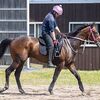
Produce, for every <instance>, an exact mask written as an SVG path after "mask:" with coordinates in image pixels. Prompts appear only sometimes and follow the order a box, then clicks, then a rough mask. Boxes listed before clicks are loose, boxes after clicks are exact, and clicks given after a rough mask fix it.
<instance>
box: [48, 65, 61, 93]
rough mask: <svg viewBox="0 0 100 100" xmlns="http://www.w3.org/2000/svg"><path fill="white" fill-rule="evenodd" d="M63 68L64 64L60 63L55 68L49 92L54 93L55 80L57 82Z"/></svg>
mask: <svg viewBox="0 0 100 100" xmlns="http://www.w3.org/2000/svg"><path fill="white" fill-rule="evenodd" d="M62 68H63V64H60V65H59V66H57V67H56V69H55V72H54V75H53V80H52V82H51V84H50V86H49V89H48V90H49V92H50V94H53V87H54V85H55V82H56V80H57V78H58V76H59V74H60V72H61V70H62Z"/></svg>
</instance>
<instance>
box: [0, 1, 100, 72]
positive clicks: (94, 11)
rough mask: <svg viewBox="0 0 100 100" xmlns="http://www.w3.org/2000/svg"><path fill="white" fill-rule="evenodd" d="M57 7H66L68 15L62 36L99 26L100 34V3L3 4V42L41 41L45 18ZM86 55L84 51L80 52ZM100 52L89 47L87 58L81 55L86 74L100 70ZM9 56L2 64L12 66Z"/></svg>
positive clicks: (0, 27)
mask: <svg viewBox="0 0 100 100" xmlns="http://www.w3.org/2000/svg"><path fill="white" fill-rule="evenodd" d="M55 4H62V5H63V9H64V14H63V15H62V17H60V18H59V19H58V20H57V21H58V25H59V28H60V29H61V31H62V32H64V33H67V32H70V31H74V30H76V29H77V28H78V27H79V26H80V25H82V24H86V23H91V22H95V23H96V25H97V29H98V31H99V32H100V12H99V9H100V0H0V40H2V39H4V38H6V37H8V38H10V37H11V38H13V37H17V36H20V35H32V36H34V37H38V36H39V34H40V33H41V24H42V21H43V18H44V16H45V15H46V14H47V13H48V12H49V11H50V10H51V9H52V7H53V6H54V5H55ZM79 52H82V47H80V51H79ZM99 56H100V52H99V48H97V47H96V45H94V44H90V45H87V46H86V50H85V53H84V55H80V53H79V54H78V55H77V57H76V59H77V61H76V65H77V66H79V67H77V68H78V69H82V70H96V69H100V63H99V61H100V57H99ZM10 63H11V59H10V56H9V54H8V53H6V54H5V56H4V58H3V60H2V61H1V64H10Z"/></svg>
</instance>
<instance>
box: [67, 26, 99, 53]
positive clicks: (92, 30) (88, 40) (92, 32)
mask: <svg viewBox="0 0 100 100" xmlns="http://www.w3.org/2000/svg"><path fill="white" fill-rule="evenodd" d="M94 32H95V31H94V29H93V26H89V33H90V34H89V36H88V39H87V40H84V39H82V38H79V37H73V36H67V37H68V38H71V39H76V40H80V41H82V42H84V45H83V51H82V54H83V53H84V51H85V47H86V44H87V43H88V44H89V43H95V44H96V45H97V46H100V43H99V42H98V41H97V40H96V37H95V36H94V34H98V32H95V33H94ZM91 36H92V38H93V41H92V40H90V38H91ZM70 47H71V49H72V51H74V53H75V52H76V51H75V50H74V48H73V47H72V46H71V45H70Z"/></svg>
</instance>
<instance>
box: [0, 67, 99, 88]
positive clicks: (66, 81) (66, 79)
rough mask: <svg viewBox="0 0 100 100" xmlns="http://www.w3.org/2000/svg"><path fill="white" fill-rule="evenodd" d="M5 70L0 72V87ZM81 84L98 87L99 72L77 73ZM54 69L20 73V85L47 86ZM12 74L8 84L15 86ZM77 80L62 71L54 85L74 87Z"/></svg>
mask: <svg viewBox="0 0 100 100" xmlns="http://www.w3.org/2000/svg"><path fill="white" fill-rule="evenodd" d="M4 72H5V70H4V69H1V70H0V80H1V81H0V85H4V82H5V73H4ZM78 72H79V74H80V76H81V79H82V82H83V84H87V85H100V71H78ZM53 73H54V69H49V68H39V69H38V70H34V71H22V73H21V78H20V79H21V83H22V84H24V85H34V86H35V85H49V84H50V82H51V80H52V76H53ZM15 82H16V81H15V77H14V73H12V74H11V77H10V84H15ZM76 84H77V80H76V79H75V77H74V76H73V75H72V74H71V73H70V72H69V71H68V70H62V72H61V73H60V76H59V78H58V80H57V83H56V85H60V86H63V85H76Z"/></svg>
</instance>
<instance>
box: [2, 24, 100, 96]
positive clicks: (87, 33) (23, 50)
mask: <svg viewBox="0 0 100 100" xmlns="http://www.w3.org/2000/svg"><path fill="white" fill-rule="evenodd" d="M75 34H76V35H75ZM71 35H72V34H71ZM71 35H69V37H70V38H69V39H68V38H67V36H66V38H65V37H64V38H63V39H62V41H63V46H62V48H61V53H60V55H59V57H58V58H54V59H53V64H55V65H56V66H57V67H56V68H55V72H54V75H53V79H52V81H51V84H50V86H49V88H48V91H49V93H50V94H53V88H54V85H55V82H56V80H57V78H58V76H59V74H60V72H61V70H62V69H63V68H65V67H66V68H67V69H69V70H70V72H71V73H72V74H73V75H74V76H75V77H76V79H77V81H78V85H79V89H80V91H81V92H82V93H83V92H84V87H83V83H82V81H81V78H80V75H79V74H78V72H77V70H76V66H75V55H76V54H77V52H78V50H79V47H80V45H81V44H82V43H83V40H91V41H94V43H97V41H96V39H97V38H98V37H99V33H98V32H97V30H96V27H95V25H93V24H90V25H86V26H84V27H81V28H79V29H78V30H76V32H74V35H75V36H76V38H77V39H76V38H75V39H74V38H71V37H72V36H71ZM39 45H40V44H39V40H38V39H37V38H35V37H32V36H20V37H16V38H14V39H10V38H6V39H4V40H2V41H1V43H0V59H1V58H2V57H3V55H4V53H5V51H6V49H7V48H8V47H9V49H10V54H11V57H12V64H11V65H10V66H9V67H8V68H7V69H6V70H5V80H6V82H5V86H4V88H2V89H1V90H0V93H2V92H4V91H6V90H7V89H9V77H10V74H11V73H12V72H13V71H14V70H15V73H14V75H15V79H16V83H17V86H18V90H19V92H20V93H21V94H24V93H25V91H24V90H23V88H22V85H21V82H20V75H21V71H22V68H23V65H24V63H25V61H26V60H27V58H29V57H33V58H35V59H37V60H39V61H40V62H43V63H47V60H48V55H45V56H44V55H42V54H41V53H40V51H39ZM55 59H56V60H55Z"/></svg>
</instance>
